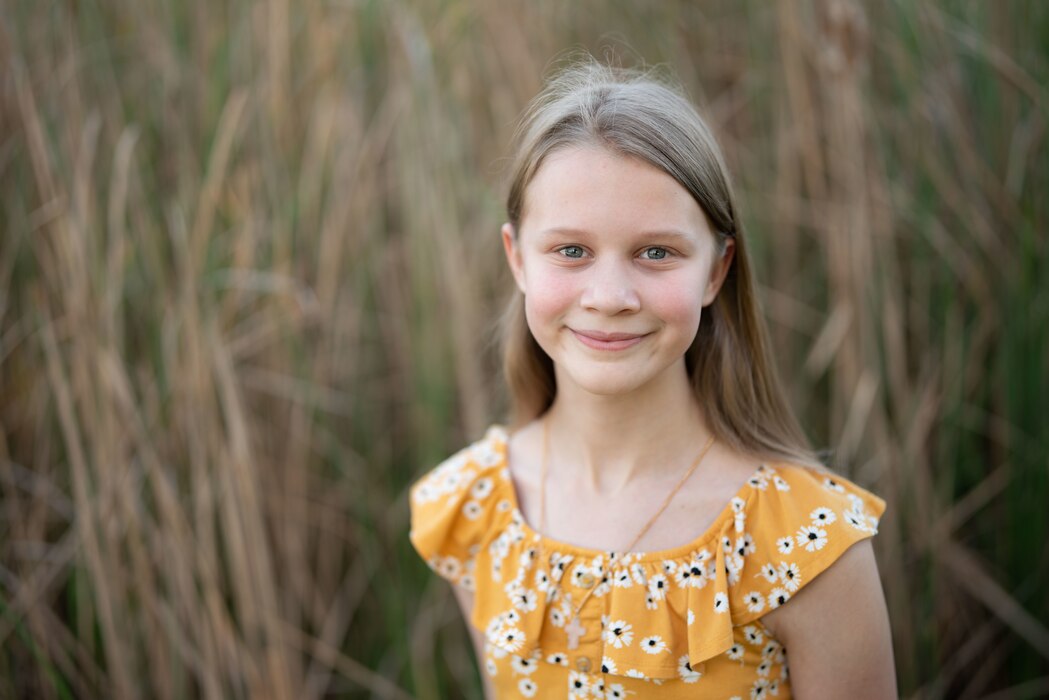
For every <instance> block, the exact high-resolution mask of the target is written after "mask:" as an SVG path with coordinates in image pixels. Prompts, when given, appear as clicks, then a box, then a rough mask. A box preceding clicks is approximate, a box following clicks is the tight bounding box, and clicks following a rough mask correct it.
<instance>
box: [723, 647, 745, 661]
mask: <svg viewBox="0 0 1049 700" xmlns="http://www.w3.org/2000/svg"><path fill="white" fill-rule="evenodd" d="M725 656H727V657H728V658H730V659H732V660H733V661H739V660H740V659H742V658H743V645H742V644H733V645H732V646H731V647H729V649H728V651H726V652H725Z"/></svg>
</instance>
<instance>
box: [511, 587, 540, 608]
mask: <svg viewBox="0 0 1049 700" xmlns="http://www.w3.org/2000/svg"><path fill="white" fill-rule="evenodd" d="M513 601H514V607H515V608H517V609H518V610H520V611H521V612H532V611H533V610H535V606H536V603H537V602H538V601H537V596H536V594H535V591H532V590H529V589H527V588H519V589H518V590H517V591H516V592H515V593H514V595H513Z"/></svg>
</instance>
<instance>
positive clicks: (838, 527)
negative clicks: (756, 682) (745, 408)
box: [724, 462, 885, 621]
mask: <svg viewBox="0 0 1049 700" xmlns="http://www.w3.org/2000/svg"><path fill="white" fill-rule="evenodd" d="M884 509H885V501H883V500H882V499H881V498H879V497H878V496H876V495H874V494H873V493H871V492H870V491H867V490H866V489H864V488H862V487H860V486H858V485H856V484H855V483H853V482H852V481H850V480H848V479H846V478H844V477H841V476H839V475H837V474H834V473H832V472H829V471H824V470H819V469H816V468H813V467H807V466H801V465H796V464H788V463H776V462H770V463H766V464H762V465H761V466H760V467H759V468H758V470H757V471H756V472H755V473H754V475H753V476H752V477H751V478H750V479H749V480H748V489H747V493H746V497H745V502H744V503H743V504H740V505H739V510H740V512H739V513H738V514H737V516H736V521H735V527H734V528H733V529H734V530H735V534H734V535H733V536H732V538H729V537H726V538H725V540H724V545H725V548H726V550H728V551H727V554H726V557H727V559H726V564H727V566H729V567H730V569H735V570H738V572H739V573H738V575H736V576H733V578H734V579H735V580H734V581H732V583H734V584H735V585H734V586H733V593H734V594H735V595H734V597H735V598H737V603H738V605H740V606H741V607H743V608H744V609H745V610H746V611H747V613H746V614H745V615H744V616H743V617H744V620H743V621H748V620H753V619H757V618H759V617H763V616H767V615H769V614H771V613H773V612H775V611H776V610H777V609H779V608H780V607H783V606H785V605H787V603H788V601H791V600H792V598H794V597H796V596H797V595H798V594H799V592H800V591H801V590H802V589H803V588H806V587H809V586H811V585H812V584H813V582H814V581H815V580H816V579H817V578H818V577H819V576H821V575H822V574H823V573H824V572H825V571H826V570H827V569H828V568H829V567H830V566H831V565H832V564H834V563H835V561H837V560H838V559H840V558H841V557H842V555H843V554H845V552H847V551H848V550H849V548H850V547H852V545H854V544H856V543H857V542H860V541H861V540H865V539H868V538H870V537H872V536H873V535H875V534H876V533H877V531H878V529H877V528H878V522H879V518H880V516H881V514H882V512H883V511H884ZM733 538H734V539H733ZM771 619H772V618H770V621H771Z"/></svg>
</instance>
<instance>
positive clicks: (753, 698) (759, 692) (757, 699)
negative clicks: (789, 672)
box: [750, 678, 769, 700]
mask: <svg viewBox="0 0 1049 700" xmlns="http://www.w3.org/2000/svg"><path fill="white" fill-rule="evenodd" d="M768 689H769V682H768V680H766V679H764V678H759V679H757V680H756V681H754V686H753V687H752V688H751V689H750V700H762V698H765V697H768Z"/></svg>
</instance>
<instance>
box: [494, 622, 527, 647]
mask: <svg viewBox="0 0 1049 700" xmlns="http://www.w3.org/2000/svg"><path fill="white" fill-rule="evenodd" d="M524 639H525V636H524V632H522V631H521V630H519V629H517V628H516V627H505V628H503V629H502V630H500V631H499V636H498V638H497V642H496V646H498V647H500V648H502V649H505V650H506V651H508V652H510V653H513V652H515V651H519V650H520V649H521V647H522V646H524Z"/></svg>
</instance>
